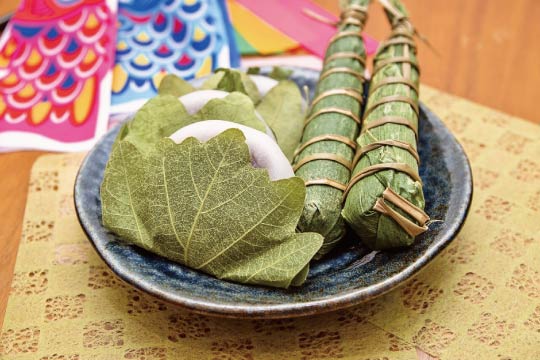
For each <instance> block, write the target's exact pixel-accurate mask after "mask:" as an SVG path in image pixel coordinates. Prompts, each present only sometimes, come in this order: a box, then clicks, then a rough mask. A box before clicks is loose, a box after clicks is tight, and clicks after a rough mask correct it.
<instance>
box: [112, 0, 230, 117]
mask: <svg viewBox="0 0 540 360" xmlns="http://www.w3.org/2000/svg"><path fill="white" fill-rule="evenodd" d="M117 41H118V42H117V46H116V65H115V67H114V72H113V87H112V105H113V112H122V111H125V109H126V107H125V106H122V105H127V104H128V103H130V102H136V101H137V100H142V99H148V98H151V97H153V96H154V95H156V94H157V87H158V86H159V83H160V82H161V79H162V78H163V77H164V76H165V75H166V74H168V73H173V74H176V75H178V76H180V77H182V78H184V79H188V80H189V79H193V78H195V77H197V76H202V75H206V74H209V73H210V72H212V70H215V69H217V68H219V67H237V66H238V65H239V61H240V58H239V54H238V51H237V49H236V45H235V43H234V37H233V33H232V27H231V24H230V22H229V18H228V14H227V10H226V5H225V0H120V2H119V10H118V40H117ZM128 107H129V106H128Z"/></svg>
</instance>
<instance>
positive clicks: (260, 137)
mask: <svg viewBox="0 0 540 360" xmlns="http://www.w3.org/2000/svg"><path fill="white" fill-rule="evenodd" d="M227 129H239V130H240V131H242V133H243V134H244V136H245V137H246V144H247V145H248V147H249V154H250V156H251V163H252V165H253V166H254V167H257V168H263V169H266V170H268V175H269V176H270V180H272V181H274V180H280V179H286V178H290V177H292V176H294V171H293V169H292V166H291V164H289V160H288V159H287V157H286V156H285V154H283V152H282V151H281V149H280V148H279V146H278V144H277V143H276V142H275V141H274V140H273V139H272V138H270V137H269V136H268V135H266V134H264V133H262V132H260V131H258V130H255V129H253V128H250V127H247V126H244V125H240V124H237V123H234V122H231V121H223V120H206V121H200V122H196V123H193V124H191V125H188V126H184V127H183V128H181V129H180V130H178V131H177V132H175V133H174V134H172V135H171V136H170V137H169V138H170V139H172V140H173V141H174V142H175V143H177V144H180V143H181V142H182V141H184V140H185V139H187V138H188V137H194V138H196V139H197V140H199V141H200V142H206V141H208V140H209V139H211V138H213V137H214V136H217V135H219V134H221V133H222V132H224V131H225V130H227Z"/></svg>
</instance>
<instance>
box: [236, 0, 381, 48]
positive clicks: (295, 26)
mask: <svg viewBox="0 0 540 360" xmlns="http://www.w3.org/2000/svg"><path fill="white" fill-rule="evenodd" d="M227 4H228V6H229V10H230V12H231V21H232V22H233V26H234V30H235V36H236V40H237V43H238V47H239V49H240V52H241V53H242V55H254V54H261V55H268V54H276V53H281V52H286V51H290V50H292V49H295V48H298V47H303V48H305V49H306V50H308V51H309V52H311V53H313V54H315V55H317V56H318V57H320V58H323V57H324V52H325V51H326V46H327V45H328V41H329V40H330V38H331V37H332V36H333V35H334V33H335V31H336V28H335V27H334V26H332V25H329V24H326V23H324V22H321V21H319V20H316V19H314V18H312V17H310V16H308V15H307V14H306V10H308V11H311V12H313V13H316V14H318V15H321V16H322V17H324V18H326V19H328V20H331V21H333V22H336V21H338V18H337V17H336V16H335V15H334V14H332V13H330V12H328V11H326V10H324V9H322V8H321V7H320V6H317V5H315V4H314V3H313V2H312V1H309V0H265V1H254V0H227ZM364 39H365V41H366V50H367V52H368V54H372V53H374V52H375V51H376V50H377V46H378V42H377V41H376V40H374V39H373V38H371V37H369V36H366V35H364Z"/></svg>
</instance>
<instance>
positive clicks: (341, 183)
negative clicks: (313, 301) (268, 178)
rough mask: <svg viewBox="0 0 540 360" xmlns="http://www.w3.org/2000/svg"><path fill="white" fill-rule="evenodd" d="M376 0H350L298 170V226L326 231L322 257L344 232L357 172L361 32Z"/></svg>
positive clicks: (329, 54) (312, 111)
mask: <svg viewBox="0 0 540 360" xmlns="http://www.w3.org/2000/svg"><path fill="white" fill-rule="evenodd" d="M369 2H370V0H349V1H348V3H347V6H346V8H345V9H344V11H343V13H342V16H341V22H340V25H339V27H338V30H337V32H336V34H335V36H334V37H333V38H332V39H331V40H330V43H329V45H328V48H327V50H326V55H325V63H324V66H323V70H322V72H321V75H320V78H319V82H318V84H317V88H316V90H315V98H314V99H313V101H312V104H311V108H310V111H309V112H308V116H307V118H306V120H305V125H304V126H305V127H304V132H303V136H302V142H301V144H300V146H299V147H298V149H297V151H296V157H295V164H294V169H295V173H296V175H297V176H299V177H301V178H302V179H304V181H305V184H306V200H305V205H304V210H303V212H302V216H301V218H300V221H299V223H298V229H299V230H300V231H302V232H317V233H319V234H321V235H323V236H324V244H323V247H322V248H321V250H320V251H319V253H318V254H317V256H316V258H319V257H321V256H322V255H324V254H326V253H327V252H328V251H330V250H331V249H332V247H333V246H334V245H335V244H336V243H337V242H338V241H339V240H340V239H341V238H342V237H343V236H344V234H345V222H344V220H343V218H342V217H341V208H342V199H343V192H344V191H345V188H346V186H347V183H348V181H349V179H350V176H351V164H352V160H353V157H354V153H355V149H356V143H355V142H354V139H355V138H356V137H357V136H358V132H359V126H360V118H359V114H360V111H361V106H362V102H363V97H362V96H363V80H364V78H363V73H364V69H365V62H366V52H365V48H364V41H363V39H362V36H361V32H362V29H363V27H364V24H365V21H366V12H367V6H368V5H369Z"/></svg>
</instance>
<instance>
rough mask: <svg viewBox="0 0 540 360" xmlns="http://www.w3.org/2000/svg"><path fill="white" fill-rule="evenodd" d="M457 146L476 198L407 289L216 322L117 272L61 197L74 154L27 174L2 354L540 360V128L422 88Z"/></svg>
mask: <svg viewBox="0 0 540 360" xmlns="http://www.w3.org/2000/svg"><path fill="white" fill-rule="evenodd" d="M422 92H423V100H424V102H425V103H426V104H427V105H428V106H429V107H430V108H432V109H433V110H434V111H435V113H437V114H438V115H439V116H441V118H442V119H443V120H444V121H445V122H446V123H447V125H448V126H449V127H450V128H451V129H452V130H453V132H454V133H455V134H456V136H457V137H458V139H459V140H460V141H461V143H462V144H463V145H464V147H465V149H466V151H467V153H468V155H469V157H470V160H471V163H472V167H473V175H474V181H475V195H474V199H473V204H472V208H471V211H470V215H469V218H468V220H467V222H466V224H465V226H464V228H463V230H462V231H461V233H460V235H459V236H458V238H457V239H456V240H455V241H454V242H453V243H452V244H451V245H450V247H449V248H448V249H446V250H445V251H444V252H443V254H441V255H440V256H439V257H438V258H437V259H435V260H434V261H433V262H432V264H431V265H429V267H428V269H427V270H425V271H423V272H421V273H420V274H419V275H418V276H416V277H415V278H414V279H413V280H411V281H409V282H408V283H407V284H406V285H405V286H403V287H401V288H399V289H397V290H395V291H392V292H390V293H389V294H387V295H385V296H382V297H380V298H378V299H376V300H374V301H371V302H369V303H366V304H363V305H360V306H357V307H353V308H350V309H346V310H342V311H337V312H334V313H329V314H323V315H319V316H311V317H307V318H300V319H286V320H268V321H263V320H253V321H249V320H247V321H246V320H227V319H219V318H213V317H206V316H202V315H197V314H194V313H191V312H189V311H187V310H184V309H181V308H178V307H175V306H172V305H170V304H166V303H163V302H161V301H159V300H157V299H154V298H152V297H150V296H148V295H146V294H144V293H141V292H140V291H137V290H135V289H133V288H132V287H130V286H128V285H125V284H123V283H122V282H121V281H120V280H119V279H117V278H116V277H115V276H114V275H113V274H112V273H111V272H110V271H109V270H108V269H107V267H106V266H105V265H104V263H103V262H102V261H101V260H100V259H99V257H98V256H97V255H96V253H95V252H94V250H93V248H92V247H91V246H90V244H89V242H88V240H87V239H86V237H85V235H84V233H83V232H82V230H81V228H80V226H79V224H78V222H77V218H76V215H75V212H74V208H73V204H72V203H73V199H72V189H73V181H74V177H75V174H76V171H77V169H78V166H79V164H80V161H81V159H82V155H80V154H71V155H50V156H45V157H42V158H40V159H38V161H37V162H36V164H35V165H34V169H33V171H32V177H31V183H30V188H29V196H28V204H27V209H26V214H25V220H24V224H23V237H22V241H21V245H20V249H19V254H18V258H17V265H16V268H15V275H14V279H13V284H12V291H11V294H10V298H9V303H8V308H7V311H6V316H5V322H4V326H3V330H2V335H1V337H0V358H2V359H38V360H89V359H103V360H105V359H107V360H110V359H146V360H153V359H235V360H236V359H334V358H343V359H355V360H375V359H387V360H400V359H404V360H405V359H406V360H410V359H416V358H417V350H416V349H417V348H418V349H421V350H422V351H424V352H427V353H429V354H432V355H433V356H438V357H440V358H441V359H452V360H454V359H470V358H477V359H500V360H502V359H507V360H508V359H514V360H516V359H538V358H540V221H539V220H538V219H539V215H540V157H539V156H538V155H540V127H539V126H536V125H533V124H530V123H527V122H524V121H521V120H519V119H515V118H512V117H509V116H507V115H503V114H501V113H499V112H495V111H493V110H490V109H487V108H484V107H481V106H478V105H475V104H472V103H470V102H468V101H465V100H462V99H459V98H455V97H452V96H449V95H445V94H442V93H440V92H438V91H435V90H433V89H430V88H427V87H423V88H422Z"/></svg>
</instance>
